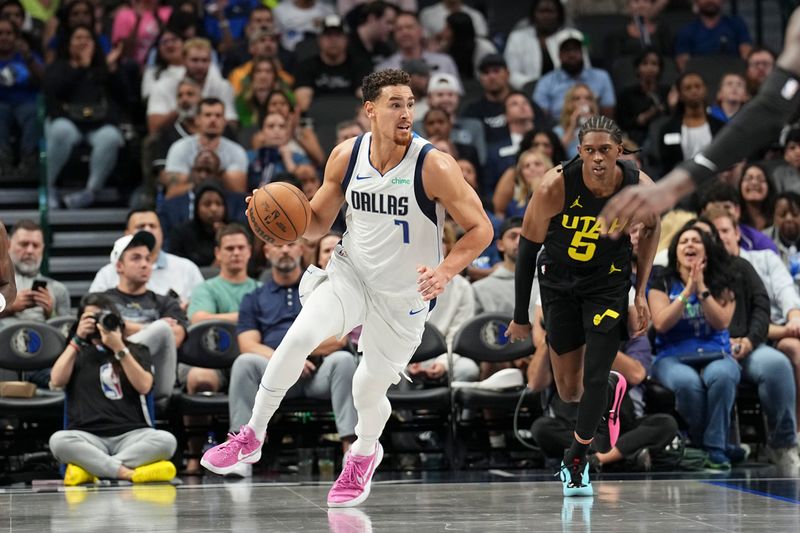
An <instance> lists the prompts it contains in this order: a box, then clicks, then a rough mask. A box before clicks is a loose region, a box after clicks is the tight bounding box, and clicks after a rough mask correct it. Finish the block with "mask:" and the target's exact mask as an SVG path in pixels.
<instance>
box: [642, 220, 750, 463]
mask: <svg viewBox="0 0 800 533" xmlns="http://www.w3.org/2000/svg"><path fill="white" fill-rule="evenodd" d="M730 262H731V260H730V258H729V257H728V255H727V253H726V252H725V250H724V249H723V248H722V247H721V246H720V245H719V244H716V243H715V242H714V241H713V240H712V238H711V237H710V236H709V235H707V234H706V233H704V232H701V231H700V230H697V229H695V228H694V227H693V226H684V228H683V229H682V230H681V231H679V232H678V233H677V234H676V235H675V237H674V238H673V239H672V243H671V244H670V249H669V263H668V266H667V268H666V269H665V270H664V271H663V273H661V274H660V275H658V276H657V277H656V278H655V279H654V281H653V282H652V284H651V287H650V291H649V292H648V298H647V299H648V303H649V305H650V309H651V312H652V314H653V326H654V327H655V330H656V341H655V345H656V360H655V362H654V363H653V367H652V370H651V372H652V375H653V377H655V378H656V379H657V380H658V381H659V382H660V383H662V384H663V385H664V386H665V387H667V388H668V389H670V390H672V391H673V392H674V393H675V399H676V409H677V411H678V413H679V414H680V415H681V416H682V417H683V419H684V420H685V421H686V423H687V424H688V426H689V437H690V439H691V442H692V444H693V445H694V446H697V447H700V446H702V447H703V448H704V449H705V450H706V452H708V457H707V459H706V466H707V467H710V468H715V469H728V468H730V460H729V458H728V456H727V455H726V449H727V444H726V443H727V441H728V430H729V428H730V420H731V416H730V413H731V409H732V408H733V402H734V400H735V398H736V386H737V385H738V384H739V379H740V375H741V371H740V370H739V365H738V364H736V360H735V359H734V358H733V357H732V356H731V342H730V336H729V334H728V325H729V324H730V322H731V318H732V317H733V312H734V308H735V307H736V305H735V302H734V287H735V286H736V284H737V283H738V280H737V279H736V277H735V274H734V272H733V270H732V269H731V267H730Z"/></svg>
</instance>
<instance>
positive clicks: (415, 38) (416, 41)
mask: <svg viewBox="0 0 800 533" xmlns="http://www.w3.org/2000/svg"><path fill="white" fill-rule="evenodd" d="M394 42H395V44H396V45H397V52H396V53H394V54H392V55H391V56H390V57H389V59H387V60H386V61H384V62H383V63H380V64H379V65H378V66H377V67H375V70H376V71H378V70H384V69H387V68H397V69H399V68H401V64H402V63H403V61H410V60H411V59H421V60H423V61H425V63H427V64H428V66H429V67H430V68H431V71H432V72H435V73H445V74H451V75H452V76H455V77H456V79H458V67H456V64H455V61H453V58H452V57H450V56H449V55H447V54H441V53H439V52H429V51H428V50H425V46H424V44H425V43H424V39H423V30H422V25H421V24H420V23H419V18H417V15H416V13H411V12H409V11H401V12H400V13H399V14H398V15H397V19H395V21H394ZM415 114H416V115H417V117H419V113H415Z"/></svg>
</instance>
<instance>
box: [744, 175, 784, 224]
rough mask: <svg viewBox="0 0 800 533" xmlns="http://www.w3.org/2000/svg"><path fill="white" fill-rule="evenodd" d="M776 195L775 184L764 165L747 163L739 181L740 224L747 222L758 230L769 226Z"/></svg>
mask: <svg viewBox="0 0 800 533" xmlns="http://www.w3.org/2000/svg"><path fill="white" fill-rule="evenodd" d="M776 195H777V192H776V191H775V185H774V184H773V183H772V180H771V179H770V177H769V175H768V174H767V171H766V170H765V169H764V167H762V166H761V165H759V164H758V163H750V164H748V165H747V166H746V167H745V170H744V176H742V180H741V181H740V182H739V200H740V201H739V208H740V210H741V213H742V216H741V222H742V224H747V225H748V226H751V227H753V228H755V229H757V230H758V231H764V230H765V229H766V228H767V227H769V226H771V225H772V216H773V213H774V212H775V197H776Z"/></svg>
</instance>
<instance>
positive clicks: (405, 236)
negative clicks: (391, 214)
mask: <svg viewBox="0 0 800 533" xmlns="http://www.w3.org/2000/svg"><path fill="white" fill-rule="evenodd" d="M394 225H395V226H400V227H401V228H403V244H408V221H407V220H400V219H399V218H396V219H394Z"/></svg>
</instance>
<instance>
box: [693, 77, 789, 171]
mask: <svg viewBox="0 0 800 533" xmlns="http://www.w3.org/2000/svg"><path fill="white" fill-rule="evenodd" d="M798 109H800V81H798V78H797V76H796V75H795V74H792V73H791V72H788V71H786V70H784V69H782V68H779V67H775V69H773V71H772V73H771V74H770V75H769V76H768V77H767V79H766V80H764V84H763V85H762V87H761V90H760V91H759V92H758V95H757V96H756V97H755V98H754V99H753V101H752V102H750V103H749V104H747V105H746V106H744V107H743V108H742V110H741V111H739V112H738V113H737V114H736V117H734V119H733V120H731V121H730V122H728V124H726V125H725V127H724V128H722V130H721V131H720V133H719V135H717V137H716V138H715V139H714V142H712V143H711V144H710V145H709V146H708V147H707V148H705V149H704V150H702V151H701V152H700V153H698V154H697V155H695V156H694V157H693V158H692V159H690V160H688V161H685V162H684V163H681V165H680V168H682V169H684V170H686V171H687V172H688V173H689V174H690V175H691V177H692V179H693V180H694V182H695V183H696V184H697V185H698V186H699V185H702V184H703V183H705V182H706V181H708V180H709V179H711V178H712V177H713V176H715V175H716V174H717V173H718V172H721V171H723V170H725V169H727V168H728V167H730V166H731V165H732V164H734V163H736V162H737V161H740V160H742V159H744V158H746V157H748V156H749V155H751V154H752V153H753V152H755V151H757V150H758V149H759V148H762V147H763V146H765V145H767V144H768V143H770V142H773V141H775V140H777V138H778V136H779V135H780V132H781V129H782V128H783V125H784V124H785V123H786V122H787V121H789V120H790V118H792V117H793V116H795V115H796V113H797V111H798Z"/></svg>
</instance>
